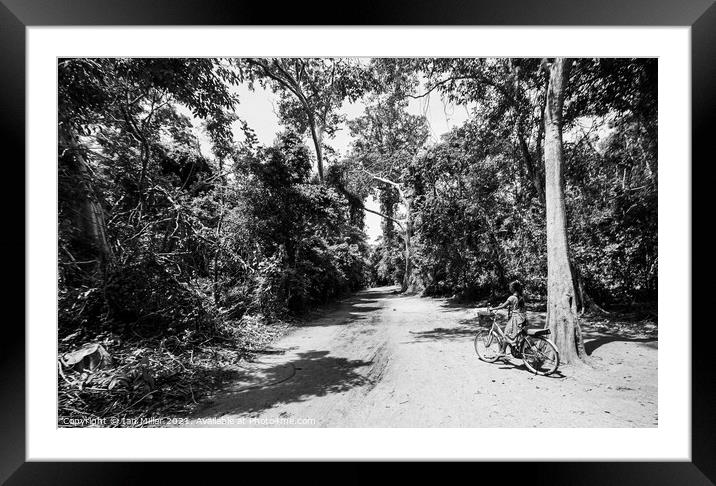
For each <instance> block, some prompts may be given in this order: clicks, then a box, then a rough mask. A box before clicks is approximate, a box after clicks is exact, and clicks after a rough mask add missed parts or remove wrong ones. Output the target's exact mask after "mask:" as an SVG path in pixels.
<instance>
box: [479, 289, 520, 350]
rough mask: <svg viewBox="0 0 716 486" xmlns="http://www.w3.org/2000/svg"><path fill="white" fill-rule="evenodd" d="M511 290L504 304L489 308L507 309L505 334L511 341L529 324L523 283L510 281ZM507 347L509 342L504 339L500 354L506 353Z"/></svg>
mask: <svg viewBox="0 0 716 486" xmlns="http://www.w3.org/2000/svg"><path fill="white" fill-rule="evenodd" d="M510 292H512V295H510V296H509V297H508V298H507V300H506V301H505V302H504V303H503V304H501V305H499V306H497V307H488V309H489V310H500V309H505V308H506V309H507V325H506V326H505V334H506V335H507V337H508V338H509V339H510V341H512V342H514V340H515V337H517V334H519V333H520V331H522V329H523V328H524V327H525V326H526V325H527V309H526V308H525V297H524V294H523V293H522V284H521V283H520V282H519V281H518V280H515V281H514V282H512V283H510ZM506 347H507V342H505V341H503V342H502V346H501V348H500V354H502V355H504V354H505V349H506Z"/></svg>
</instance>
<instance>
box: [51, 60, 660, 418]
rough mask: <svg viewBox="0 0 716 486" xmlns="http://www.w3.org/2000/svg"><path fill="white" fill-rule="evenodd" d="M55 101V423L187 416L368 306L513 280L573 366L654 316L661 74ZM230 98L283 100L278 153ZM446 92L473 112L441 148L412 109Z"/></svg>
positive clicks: (94, 70) (76, 79) (86, 91)
mask: <svg viewBox="0 0 716 486" xmlns="http://www.w3.org/2000/svg"><path fill="white" fill-rule="evenodd" d="M58 81H59V92H58V122H59V126H58V160H57V171H58V172H57V174H58V267H59V272H58V288H59V294H58V339H59V342H58V347H59V348H58V349H59V353H60V356H61V358H60V363H58V370H59V373H58V383H59V404H60V412H61V415H65V416H76V417H88V416H89V417H104V416H119V415H122V414H126V413H127V412H128V411H131V412H133V413H135V415H137V416H150V415H152V414H156V413H179V412H181V411H184V410H186V409H187V407H191V405H192V403H194V404H195V403H196V401H197V400H198V399H199V398H200V397H201V395H202V394H203V393H204V392H205V391H206V390H208V389H211V388H212V387H215V386H220V385H221V383H222V381H223V380H225V379H226V377H225V376H224V375H223V374H222V373H221V372H219V371H218V370H220V369H221V368H222V366H223V365H225V364H226V363H232V362H236V361H239V360H242V359H243V360H247V359H248V360H250V359H251V356H252V355H253V354H254V353H257V352H260V351H261V350H262V349H265V348H266V346H268V345H269V344H270V342H271V341H272V340H273V339H275V338H276V337H277V336H279V335H281V334H282V333H284V332H285V331H286V329H287V328H290V327H291V326H293V325H300V322H301V320H302V319H305V318H306V316H309V315H311V313H313V312H315V311H316V310H317V309H321V308H322V307H324V306H330V305H331V304H332V303H334V302H336V301H338V300H340V299H342V298H344V297H345V296H347V295H350V294H351V293H353V292H356V291H359V290H361V289H366V288H370V287H376V286H386V285H395V286H396V292H399V293H405V294H415V295H420V296H424V297H425V298H431V297H450V298H452V299H455V300H457V301H461V302H477V301H479V300H481V299H482V300H484V299H491V300H492V301H493V302H497V301H498V300H501V299H504V297H506V296H507V295H508V290H507V288H508V283H509V282H511V281H513V280H515V279H518V280H520V281H521V282H522V283H523V284H524V286H525V289H526V295H527V298H528V301H529V303H530V305H531V306H534V307H535V308H540V309H542V310H546V313H547V314H546V315H547V317H546V325H547V326H548V327H549V328H550V330H551V331H552V335H553V336H554V339H555V342H556V343H557V344H558V346H559V348H560V350H561V353H562V358H563V361H564V362H565V363H567V364H569V363H577V362H579V361H584V360H587V359H588V357H587V356H586V354H585V352H584V343H583V340H582V338H581V331H580V321H581V319H583V318H584V317H585V316H590V315H601V316H613V315H615V314H618V313H623V312H634V311H636V310H638V311H639V312H646V313H651V315H653V316H654V318H655V315H656V298H657V284H658V282H657V269H658V251H657V250H658V246H657V219H658V218H657V196H658V192H657V172H658V170H657V169H658V166H657V95H658V93H657V59H651V58H643V59H626V58H624V59H622V58H619V59H608V58H600V59H591V58H590V59H582V58H580V59H562V58H548V59H536V58H535V59H533V58H519V59H518V58H513V59H510V58H371V59H368V58H216V59H210V58H196V59H193V58H187V59H179V58H96V59H90V58H72V59H59V60H58ZM240 87H242V88H244V89H248V90H265V91H268V92H270V93H272V94H273V95H274V96H275V99H276V100H277V101H276V103H275V106H274V110H275V111H274V113H275V115H276V116H277V117H278V120H279V123H280V126H281V131H280V132H279V133H277V134H276V136H275V139H274V140H273V142H272V143H271V144H264V143H262V142H261V141H260V140H259V138H258V137H257V135H256V132H255V130H254V128H252V126H251V124H250V123H249V122H248V121H247V120H245V119H243V118H242V117H241V109H240V108H241V104H242V98H241V96H240V95H239V94H238V93H239V88H240ZM436 93H437V94H438V95H439V97H440V99H441V100H443V101H444V103H446V104H450V106H454V107H457V109H460V110H463V111H464V112H465V113H467V116H466V119H465V121H464V122H463V123H461V124H459V126H455V127H453V128H452V129H451V130H450V131H448V132H447V133H444V134H441V135H440V136H439V138H437V139H436V138H435V137H434V136H432V135H431V134H432V131H431V127H430V124H429V122H428V119H427V118H426V117H425V116H424V115H422V114H420V113H415V110H411V109H410V106H412V105H411V104H410V103H411V100H421V99H425V98H426V97H428V96H433V95H434V94H436ZM348 104H352V105H353V106H360V107H361V108H362V110H361V113H360V114H359V115H358V116H355V117H348V116H346V114H345V112H344V107H345V106H346V105H348ZM267 109H270V108H267ZM339 134H343V135H348V136H349V137H350V140H351V142H350V149H349V150H347V151H341V150H336V149H335V147H334V146H333V145H332V143H333V142H334V140H335V139H336V137H337V136H338V135H339ZM207 147H208V149H207ZM367 215H374V216H377V217H379V218H380V221H381V226H380V237H379V238H378V239H377V241H375V242H374V241H371V240H370V239H369V238H368V235H367V232H366V224H365V220H366V216H367ZM88 363H89V364H88Z"/></svg>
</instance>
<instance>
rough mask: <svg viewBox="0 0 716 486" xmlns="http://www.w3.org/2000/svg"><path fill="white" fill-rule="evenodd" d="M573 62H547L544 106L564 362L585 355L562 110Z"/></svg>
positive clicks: (554, 295) (553, 311)
mask: <svg viewBox="0 0 716 486" xmlns="http://www.w3.org/2000/svg"><path fill="white" fill-rule="evenodd" d="M571 63H572V61H571V60H569V59H564V58H556V59H554V60H552V61H551V63H547V62H546V63H545V65H546V69H548V70H549V84H548V86H547V97H546V106H545V119H544V133H545V146H544V158H545V189H546V210H547V326H548V327H549V329H550V331H551V334H552V336H553V338H554V341H555V344H556V345H557V347H558V348H559V349H560V352H561V357H562V360H563V362H565V363H570V362H573V361H575V360H576V359H578V358H583V357H585V354H586V353H585V352H584V345H583V342H582V339H581V329H580V327H579V323H578V321H577V299H576V293H575V289H574V280H573V276H572V267H571V264H570V255H569V241H568V239H567V213H566V207H565V197H564V165H565V164H564V150H563V146H562V109H563V105H564V97H565V90H566V88H567V82H568V80H569V70H570V66H571Z"/></svg>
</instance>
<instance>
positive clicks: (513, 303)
mask: <svg viewBox="0 0 716 486" xmlns="http://www.w3.org/2000/svg"><path fill="white" fill-rule="evenodd" d="M505 303H506V304H507V325H505V334H507V335H508V336H509V337H510V339H512V338H514V337H515V336H516V335H517V333H518V332H520V331H521V330H522V328H523V327H524V326H525V325H526V324H527V309H526V308H525V300H524V299H523V298H518V297H517V296H516V295H510V296H509V298H508V299H507V302H505Z"/></svg>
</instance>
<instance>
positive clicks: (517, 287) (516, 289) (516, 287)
mask: <svg viewBox="0 0 716 486" xmlns="http://www.w3.org/2000/svg"><path fill="white" fill-rule="evenodd" d="M510 292H512V293H513V294H517V301H518V305H519V307H524V305H525V294H524V293H523V292H522V284H521V283H520V281H519V280H515V281H513V282H510Z"/></svg>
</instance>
